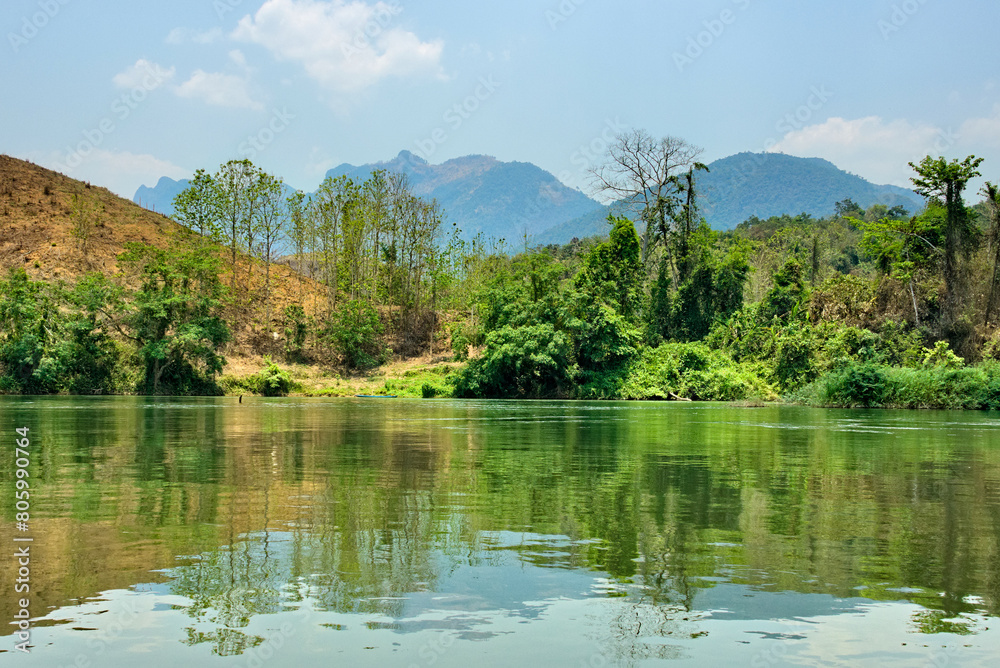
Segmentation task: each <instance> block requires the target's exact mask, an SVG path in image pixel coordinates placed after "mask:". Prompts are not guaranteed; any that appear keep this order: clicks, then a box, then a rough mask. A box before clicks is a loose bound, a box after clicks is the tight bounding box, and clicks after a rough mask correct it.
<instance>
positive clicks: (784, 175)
mask: <svg viewBox="0 0 1000 668" xmlns="http://www.w3.org/2000/svg"><path fill="white" fill-rule="evenodd" d="M708 169H709V171H708V172H699V174H698V180H697V184H698V186H697V187H698V192H699V195H700V196H701V210H702V215H704V216H705V220H706V221H707V222H708V224H709V225H710V226H711V227H712V228H713V229H716V230H731V229H733V228H735V227H736V226H737V225H739V224H740V223H742V222H744V221H746V220H748V219H750V218H751V217H753V216H757V217H758V218H762V219H767V218H770V217H771V216H781V215H784V214H789V215H793V216H794V215H798V214H800V213H808V214H810V215H812V216H816V217H824V216H830V215H833V213H834V212H835V210H836V208H835V207H836V204H837V202H841V201H843V200H845V199H851V200H854V202H856V203H857V204H858V205H860V206H861V207H862V208H865V209H867V208H868V207H870V206H871V205H873V204H885V205H886V206H888V207H890V208H891V207H893V206H897V205H900V206H903V207H904V208H906V210H907V211H909V212H910V213H916V212H917V211H918V210H920V209H922V208H923V206H924V201H923V199H922V198H921V197H920V196H919V195H917V194H916V193H915V192H913V191H912V190H907V189H906V188H900V187H898V186H889V185H885V186H880V185H875V184H873V183H871V182H870V181H866V180H865V179H863V178H862V177H860V176H857V175H855V174H851V173H849V172H846V171H844V170H842V169H840V168H838V167H837V166H836V165H834V164H833V163H832V162H830V161H828V160H824V159H822V158H799V157H795V156H790V155H785V154H783V153H738V154H736V155H731V156H729V157H727V158H722V159H720V160H716V161H715V162H712V163H710V164H709V165H708ZM612 212H613V213H615V214H616V215H629V214H630V213H632V212H630V210H629V207H628V206H627V204H626V203H623V202H617V203H615V204H613V205H611V206H610V207H607V206H606V207H603V208H602V209H601V210H599V211H594V212H591V213H589V214H587V215H585V216H581V217H580V218H578V219H576V220H572V221H569V222H568V223H564V224H562V225H558V226H554V227H552V228H550V229H548V230H546V231H545V232H543V233H542V234H539V235H538V237H537V238H536V240H535V242H536V243H541V244H552V243H566V241H568V240H570V239H572V238H573V237H579V238H583V237H588V236H593V235H595V234H606V233H607V231H608V229H609V228H608V224H607V216H608V214H609V213H612Z"/></svg>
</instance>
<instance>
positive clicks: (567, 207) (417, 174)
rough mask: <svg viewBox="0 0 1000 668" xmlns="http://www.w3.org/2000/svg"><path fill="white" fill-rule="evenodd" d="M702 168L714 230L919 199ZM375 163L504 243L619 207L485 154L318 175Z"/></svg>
mask: <svg viewBox="0 0 1000 668" xmlns="http://www.w3.org/2000/svg"><path fill="white" fill-rule="evenodd" d="M708 168H709V171H708V172H702V173H700V176H699V179H698V186H699V190H700V194H701V196H702V200H701V205H702V213H703V214H704V216H705V219H706V220H707V221H708V223H709V224H710V225H711V226H712V227H713V228H715V229H719V230H727V229H732V228H734V227H736V226H737V225H739V224H740V223H742V222H743V221H745V220H747V219H749V218H751V217H753V216H757V217H758V218H769V217H771V216H778V215H782V214H790V215H797V214H799V213H808V214H810V215H813V216H817V217H820V216H829V215H831V214H833V213H834V210H835V205H836V203H837V202H840V201H842V200H844V199H851V200H853V201H854V202H856V203H857V204H859V205H860V206H861V207H862V208H868V207H869V206H871V205H872V204H876V203H881V204H885V205H886V206H888V207H893V206H897V205H900V206H903V207H904V208H906V209H907V210H908V211H910V212H916V211H917V210H919V209H920V208H922V206H923V200H922V199H921V198H920V196H918V195H917V194H916V193H914V192H913V191H912V190H907V189H905V188H899V187H896V186H885V185H875V184H873V183H870V182H869V181H866V180H865V179H863V178H861V177H860V176H857V175H854V174H850V173H848V172H845V171H843V170H841V169H838V168H837V167H836V166H835V165H834V164H833V163H831V162H829V161H827V160H823V159H821V158H798V157H794V156H790V155H784V154H781V153H739V154H737V155H733V156H729V157H728V158H722V159H721V160H716V161H715V162H712V163H710V164H709V165H708ZM376 169H384V170H387V171H395V172H402V173H405V174H406V175H407V176H408V177H409V181H410V186H411V187H412V189H413V192H414V194H416V195H419V196H421V197H424V198H426V199H435V200H437V202H438V204H439V205H440V206H441V208H442V210H443V211H444V212H445V216H446V222H448V223H454V224H455V225H457V226H458V227H459V228H460V229H461V230H462V232H463V235H464V236H465V237H467V238H468V237H472V236H474V235H475V234H477V233H480V232H481V233H482V234H484V235H485V236H487V237H494V238H505V239H507V241H508V242H516V241H517V240H518V239H520V238H522V237H523V236H524V235H528V236H529V237H530V239H531V240H532V241H534V242H535V243H543V244H549V243H567V242H568V241H570V240H571V239H572V238H574V237H580V238H582V237H587V236H592V235H595V234H604V233H606V232H607V229H608V227H607V223H606V222H605V221H606V219H607V216H608V214H609V213H611V212H614V213H623V214H624V213H628V207H627V206H626V205H625V203H615V204H612V205H610V206H607V205H602V204H601V203H599V202H597V201H596V200H594V199H592V198H590V197H588V196H587V195H585V194H584V193H582V192H580V191H579V190H575V189H573V188H570V187H568V186H566V185H564V184H563V183H562V182H560V181H559V180H558V179H557V178H556V177H555V176H553V175H552V174H550V173H549V172H546V171H545V170H543V169H541V168H540V167H537V166H535V165H533V164H531V163H526V162H501V161H499V160H497V159H496V158H493V157H490V156H485V155H469V156H465V157H461V158H455V159H453V160H448V161H447V162H444V163H442V164H440V165H432V164H430V163H428V162H427V161H426V160H424V159H422V158H420V157H419V156H417V155H415V154H413V153H410V152H409V151H403V152H401V153H400V154H399V155H397V156H396V157H395V158H394V159H392V160H389V161H386V162H378V163H373V164H367V165H350V164H342V165H340V166H338V167H335V168H334V169H331V170H330V171H329V172H327V176H331V177H339V176H348V177H350V178H353V179H364V178H366V177H368V176H369V175H370V174H371V173H372V172H373V171H374V170H376ZM186 187H187V181H175V180H173V179H169V178H166V177H164V178H161V179H160V180H159V182H158V183H157V184H156V186H155V187H153V188H148V187H145V186H143V187H141V188H139V190H138V191H137V192H136V194H135V198H134V201H135V202H136V203H137V204H141V205H142V206H144V207H146V208H149V209H152V210H154V211H157V212H160V213H163V214H165V215H168V216H169V215H171V214H172V212H173V206H172V202H173V199H174V197H175V196H176V195H177V194H178V193H179V192H181V191H182V190H184V188H186Z"/></svg>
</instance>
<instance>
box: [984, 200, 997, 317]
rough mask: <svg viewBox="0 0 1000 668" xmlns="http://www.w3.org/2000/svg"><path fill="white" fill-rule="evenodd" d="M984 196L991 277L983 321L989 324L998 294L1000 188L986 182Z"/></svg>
mask: <svg viewBox="0 0 1000 668" xmlns="http://www.w3.org/2000/svg"><path fill="white" fill-rule="evenodd" d="M983 195H985V196H986V210H987V212H988V214H989V222H990V229H989V242H990V249H991V250H992V251H993V277H992V279H991V280H990V295H989V297H988V299H987V301H986V317H985V318H984V323H985V324H986V325H989V324H990V319H991V318H992V317H993V311H994V309H995V308H996V302H997V297H998V296H1000V285H998V284H1000V188H997V186H996V185H994V184H992V183H990V182H989V181H987V182H986V185H985V186H984V187H983Z"/></svg>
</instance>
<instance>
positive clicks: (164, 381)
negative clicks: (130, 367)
mask: <svg viewBox="0 0 1000 668" xmlns="http://www.w3.org/2000/svg"><path fill="white" fill-rule="evenodd" d="M125 247H126V252H125V253H123V254H122V255H120V256H119V257H118V260H119V262H121V263H122V264H123V265H124V266H126V267H128V268H129V269H131V270H132V271H133V272H135V273H136V274H137V277H138V279H139V282H140V288H139V290H138V291H137V292H136V294H135V300H134V302H133V303H132V304H131V306H130V308H129V310H128V312H127V314H126V323H127V327H128V329H129V331H130V338H132V339H133V340H134V341H135V342H136V344H137V345H138V346H139V354H140V356H141V357H142V359H143V362H144V364H145V381H144V389H145V391H146V392H148V393H150V394H161V393H170V394H190V393H198V392H210V391H211V390H212V389H213V385H214V383H213V380H214V376H215V374H217V373H218V372H220V371H222V368H223V367H224V366H225V364H226V360H225V358H223V357H222V355H221V354H220V352H219V350H220V348H221V347H222V345H223V344H225V343H226V342H227V341H228V340H229V337H230V333H229V328H228V326H227V325H226V323H225V321H224V320H223V319H222V317H221V308H222V300H223V297H224V294H225V289H224V288H223V286H222V284H221V282H220V281H219V276H218V272H219V266H218V260H216V259H215V258H214V257H213V256H212V255H210V254H208V253H206V252H204V251H203V250H201V249H194V250H191V249H180V250H169V251H168V250H163V249H160V248H156V247H155V246H150V245H147V244H140V243H128V244H126V246H125Z"/></svg>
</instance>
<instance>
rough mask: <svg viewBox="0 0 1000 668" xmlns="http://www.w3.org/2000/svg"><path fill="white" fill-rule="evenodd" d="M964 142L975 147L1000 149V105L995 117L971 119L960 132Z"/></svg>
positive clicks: (994, 113)
mask: <svg viewBox="0 0 1000 668" xmlns="http://www.w3.org/2000/svg"><path fill="white" fill-rule="evenodd" d="M958 134H959V136H960V137H961V138H962V142H963V143H965V144H970V145H973V146H980V147H988V148H991V149H1000V105H997V107H996V108H995V109H994V110H993V115H992V116H989V117H986V118H970V119H969V120H967V121H965V122H964V123H962V127H960V128H959V130H958Z"/></svg>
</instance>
